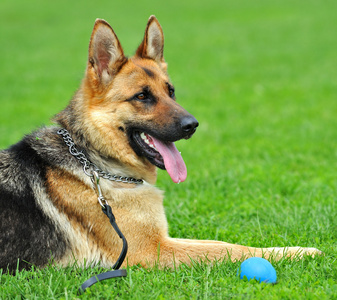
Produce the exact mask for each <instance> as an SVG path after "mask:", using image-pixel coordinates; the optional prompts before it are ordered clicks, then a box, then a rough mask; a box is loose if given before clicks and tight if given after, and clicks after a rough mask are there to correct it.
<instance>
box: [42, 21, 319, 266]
mask: <svg viewBox="0 0 337 300" xmlns="http://www.w3.org/2000/svg"><path fill="white" fill-rule="evenodd" d="M102 57H103V58H102ZM144 68H146V69H148V70H150V71H151V72H152V73H153V76H148V75H147V74H146V72H145V71H144ZM167 82H170V80H169V77H168V75H167V65H166V63H165V61H164V58H163V33H162V29H161V27H160V25H159V22H158V21H157V19H156V18H155V17H154V16H152V17H151V18H150V19H149V22H148V25H147V27H146V31H145V36H144V40H143V42H142V44H141V45H140V46H139V48H138V50H137V52H136V55H135V56H134V57H132V58H130V59H127V58H125V57H124V53H123V50H122V48H121V46H120V43H119V41H118V39H117V36H116V34H115V33H114V31H113V30H112V28H111V27H110V25H109V24H108V23H106V22H105V21H103V20H97V21H96V23H95V26H94V30H93V33H92V36H91V41H90V46H89V59H88V65H87V70H86V76H85V78H84V80H83V82H82V85H81V87H80V90H79V91H78V92H77V94H76V96H75V97H74V99H73V100H72V102H71V104H70V107H71V108H72V109H73V110H74V111H76V112H77V114H78V116H80V117H78V118H77V123H76V125H71V121H70V118H69V117H67V111H65V112H61V113H60V114H59V115H58V116H57V117H56V120H57V121H58V122H59V123H61V124H62V125H64V126H65V127H71V128H73V131H74V132H75V131H76V130H78V131H81V132H82V133H83V136H85V137H86V139H87V142H88V145H90V146H88V147H90V148H89V149H88V153H90V159H91V160H93V161H94V162H95V163H96V164H97V165H99V166H100V167H102V168H104V169H107V170H109V171H111V172H116V173H118V174H121V175H124V176H132V177H135V178H142V179H144V180H145V181H146V182H145V183H144V184H143V185H128V184H116V183H113V182H110V181H108V180H104V179H102V180H101V185H102V192H103V194H104V196H105V198H106V199H107V201H108V203H109V204H110V206H111V207H112V211H113V213H114V214H115V216H116V220H117V223H118V226H119V227H120V229H121V231H122V232H123V234H124V235H125V237H126V239H127V241H128V244H129V251H128V255H127V259H126V262H125V264H126V263H128V264H130V265H134V264H142V265H143V266H153V265H155V264H157V263H159V265H160V266H163V267H164V266H168V267H172V266H173V265H174V264H175V265H179V264H180V263H187V264H189V263H190V262H191V259H192V260H199V259H202V260H205V259H208V260H214V259H217V260H221V259H223V258H228V257H230V259H231V260H233V261H235V260H240V259H242V258H243V257H249V256H263V255H264V256H265V257H267V258H269V257H271V256H272V255H273V256H274V257H275V258H280V257H282V256H284V255H289V256H295V255H300V256H301V255H303V254H308V255H314V254H317V253H319V251H318V250H317V249H313V248H299V247H292V248H263V249H258V248H251V247H246V246H240V245H234V244H229V243H225V242H218V241H198V240H184V239H173V238H170V237H169V236H168V225H167V221H166V217H165V212H164V208H163V194H162V192H161V191H160V190H158V189H157V188H156V187H154V186H153V184H154V183H155V181H156V176H157V174H156V167H155V166H154V165H152V164H151V163H150V162H149V160H148V159H147V158H145V157H141V156H138V155H137V154H136V153H135V152H134V150H133V149H132V147H131V146H130V144H129V140H128V136H127V132H126V127H127V124H128V123H130V122H138V123H139V122H142V123H144V124H149V123H151V124H152V123H153V126H154V127H157V128H159V129H160V128H164V127H165V126H166V125H167V124H169V123H170V122H172V119H174V118H175V116H177V115H179V114H183V113H185V110H184V109H183V108H182V107H181V106H180V105H179V104H178V103H177V102H175V101H173V100H172V99H171V98H170V97H169V96H168V94H167V86H166V83H167ZM144 85H147V86H150V87H151V91H152V93H153V94H154V95H155V97H156V98H157V99H160V100H159V101H158V103H157V104H156V105H155V107H153V108H152V107H151V109H147V108H144V104H142V103H141V102H139V103H138V102H133V103H132V104H130V101H126V99H128V98H130V97H132V96H133V95H134V94H135V93H137V92H139V90H140V88H141V87H142V86H144ZM75 142H76V141H75ZM47 185H48V190H47V193H48V194H49V195H50V198H51V199H53V200H52V201H53V205H54V206H55V207H56V209H57V210H58V213H59V215H60V216H61V217H59V219H58V220H55V222H63V224H62V225H61V227H62V228H64V234H65V235H66V236H67V237H68V239H69V241H70V245H71V252H69V253H68V254H67V255H66V256H65V257H64V258H63V259H62V260H60V263H62V264H67V263H71V262H72V261H73V260H74V259H75V260H77V261H78V263H83V262H84V260H85V259H86V260H89V262H90V261H91V262H93V263H97V262H101V264H103V265H104V266H112V265H113V264H114V263H115V261H116V259H117V258H118V255H119V253H120V250H121V247H122V242H121V240H120V239H119V237H118V236H117V234H116V233H115V232H114V231H113V229H112V228H111V225H110V223H109V220H108V219H107V218H106V216H105V215H104V214H103V213H102V211H101V208H100V205H99V204H98V202H97V195H96V194H95V191H94V190H93V188H92V185H91V183H90V180H89V179H88V178H85V175H83V174H82V175H79V174H75V173H71V172H70V171H67V170H62V169H57V168H54V169H49V170H48V172H47ZM54 218H55V217H54ZM70 228H71V229H70Z"/></svg>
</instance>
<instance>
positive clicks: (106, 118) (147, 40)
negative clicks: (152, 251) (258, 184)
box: [81, 16, 198, 182]
mask: <svg viewBox="0 0 337 300" xmlns="http://www.w3.org/2000/svg"><path fill="white" fill-rule="evenodd" d="M163 48H164V36H163V31H162V28H161V26H160V24H159V22H158V20H157V19H156V18H155V17H154V16H151V17H150V19H149V20H148V23H147V26H146V30H145V35H144V39H143V41H142V43H141V44H140V46H139V47H138V49H137V51H136V54H135V55H134V56H133V57H131V58H127V57H125V56H124V52H123V49H122V47H121V45H120V42H119V40H118V38H117V36H116V34H115V32H114V31H113V29H112V28H111V27H110V25H109V24H108V23H107V22H105V21H104V20H100V19H98V20H96V22H95V26H94V29H93V33H92V35H91V40H90V45H89V59H88V66H87V71H86V77H85V79H84V81H83V84H82V88H81V93H82V95H83V96H82V98H83V99H85V100H84V107H85V112H84V114H85V115H86V117H87V120H86V122H89V123H90V125H89V126H88V125H87V127H88V130H89V131H91V133H90V139H91V142H92V143H93V144H94V145H95V147H96V148H97V149H99V150H100V151H101V152H102V153H103V154H104V155H107V156H109V157H112V158H114V159H117V160H118V161H120V162H122V163H123V164H125V165H127V166H128V167H129V168H131V169H133V170H134V171H135V174H137V175H138V176H141V177H142V178H145V179H146V178H147V179H148V180H149V178H151V176H150V175H149V174H146V173H147V172H152V173H153V172H154V173H155V171H154V170H155V168H154V167H153V166H157V167H159V168H161V169H166V170H167V171H168V173H169V175H170V176H171V178H172V180H173V181H174V182H181V181H184V180H185V179H186V174H187V173H186V166H185V163H184V161H183V159H182V157H181V155H180V153H179V152H178V150H177V148H176V147H175V145H174V142H175V141H178V140H180V139H188V138H190V137H191V136H192V135H193V133H194V132H195V130H196V128H197V126H198V122H197V120H196V119H195V118H194V117H193V116H192V115H191V114H189V113H188V112H187V111H186V110H185V109H183V108H182V107H181V106H180V105H179V104H178V103H177V102H176V98H175V90H174V87H173V85H172V83H171V82H170V79H169V77H168V75H167V65H166V63H165V61H164V57H163ZM90 129H93V130H90ZM137 175H136V176H137ZM150 181H153V180H150Z"/></svg>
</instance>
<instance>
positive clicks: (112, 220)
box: [78, 203, 128, 294]
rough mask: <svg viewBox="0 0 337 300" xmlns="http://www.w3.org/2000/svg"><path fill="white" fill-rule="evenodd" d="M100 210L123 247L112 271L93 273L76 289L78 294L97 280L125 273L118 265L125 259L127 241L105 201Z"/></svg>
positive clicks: (121, 275)
mask: <svg viewBox="0 0 337 300" xmlns="http://www.w3.org/2000/svg"><path fill="white" fill-rule="evenodd" d="M102 211H103V212H104V213H105V214H106V216H107V217H108V218H109V220H110V223H111V225H112V227H113V228H114V229H115V231H116V232H117V234H118V235H119V237H120V238H121V239H122V240H123V249H122V252H121V254H120V255H119V257H118V259H117V262H116V263H115V264H114V265H113V267H112V268H113V269H114V271H108V272H105V273H102V274H98V275H95V276H93V277H91V278H89V279H88V280H86V281H85V282H84V283H83V284H82V285H81V287H80V288H79V289H78V293H79V294H83V293H84V292H85V290H86V289H87V288H89V287H91V286H92V285H94V284H95V283H97V282H99V281H102V280H106V279H110V278H115V277H125V276H126V274H127V273H126V270H125V269H122V270H119V268H120V266H121V265H122V263H123V261H124V259H125V256H126V253H127V252H128V243H127V241H126V238H125V236H124V235H123V233H122V232H121V231H120V229H119V227H118V226H117V223H116V219H115V216H114V214H113V213H112V210H111V206H110V205H109V204H107V203H105V204H104V205H103V206H102Z"/></svg>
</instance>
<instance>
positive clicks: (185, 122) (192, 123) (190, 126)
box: [180, 115, 199, 135]
mask: <svg viewBox="0 0 337 300" xmlns="http://www.w3.org/2000/svg"><path fill="white" fill-rule="evenodd" d="M180 124H181V129H182V130H183V131H184V132H185V133H186V134H187V135H191V134H193V133H194V132H195V130H196V129H197V127H198V126H199V122H198V121H197V119H196V118H194V117H193V116H192V115H189V116H185V117H184V118H182V119H181V121H180Z"/></svg>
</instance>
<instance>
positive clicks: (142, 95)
mask: <svg viewBox="0 0 337 300" xmlns="http://www.w3.org/2000/svg"><path fill="white" fill-rule="evenodd" d="M136 97H137V99H138V100H145V94H144V93H140V94H138V95H137V96H136Z"/></svg>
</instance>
